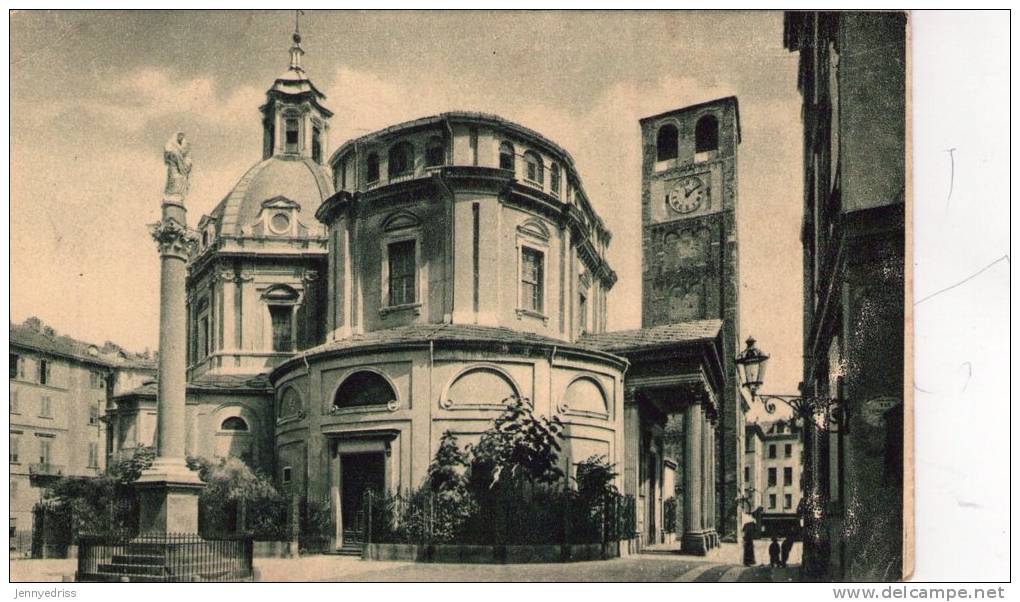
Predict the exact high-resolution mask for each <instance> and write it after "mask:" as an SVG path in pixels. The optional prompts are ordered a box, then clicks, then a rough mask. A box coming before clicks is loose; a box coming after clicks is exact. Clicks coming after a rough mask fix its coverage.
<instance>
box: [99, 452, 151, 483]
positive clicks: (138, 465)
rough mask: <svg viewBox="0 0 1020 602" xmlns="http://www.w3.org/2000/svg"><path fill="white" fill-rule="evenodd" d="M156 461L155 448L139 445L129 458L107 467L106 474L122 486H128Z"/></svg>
mask: <svg viewBox="0 0 1020 602" xmlns="http://www.w3.org/2000/svg"><path fill="white" fill-rule="evenodd" d="M155 460H156V448H155V447H150V446H148V445H139V446H137V447H135V449H134V451H133V452H132V453H131V457H130V458H127V459H125V460H121V461H120V462H117V463H116V464H113V465H111V466H109V467H108V468H107V469H106V473H107V474H108V475H109V476H110V477H112V478H114V479H116V480H117V482H118V483H120V484H122V485H130V484H131V483H134V482H135V481H137V480H138V477H140V476H142V473H143V472H145V471H146V470H147V469H148V468H149V467H150V466H152V463H153V462H154V461H155Z"/></svg>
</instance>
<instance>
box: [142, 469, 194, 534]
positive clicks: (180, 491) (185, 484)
mask: <svg viewBox="0 0 1020 602" xmlns="http://www.w3.org/2000/svg"><path fill="white" fill-rule="evenodd" d="M204 486H205V483H203V482H202V481H201V480H200V479H199V478H198V475H197V474H196V473H194V472H192V471H191V470H188V467H187V465H185V463H184V461H183V460H179V461H177V460H168V459H165V458H157V459H156V461H155V462H154V463H153V464H152V466H151V467H150V468H149V469H148V470H146V471H145V472H143V473H142V475H141V477H139V478H138V480H137V481H135V488H136V489H137V490H138V502H139V517H138V530H139V533H141V534H164V533H198V494H199V492H201V490H202V487H204Z"/></svg>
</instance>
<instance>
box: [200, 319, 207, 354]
mask: <svg viewBox="0 0 1020 602" xmlns="http://www.w3.org/2000/svg"><path fill="white" fill-rule="evenodd" d="M207 355H209V317H208V316H203V317H201V318H199V319H198V359H200V360H202V359H205V357H206V356H207Z"/></svg>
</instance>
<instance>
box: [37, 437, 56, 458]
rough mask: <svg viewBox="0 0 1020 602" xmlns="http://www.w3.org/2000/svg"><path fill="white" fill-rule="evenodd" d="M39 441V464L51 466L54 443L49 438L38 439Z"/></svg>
mask: <svg viewBox="0 0 1020 602" xmlns="http://www.w3.org/2000/svg"><path fill="white" fill-rule="evenodd" d="M37 439H38V440H39V463H40V464H49V463H50V460H51V459H52V457H53V456H52V454H51V453H50V452H51V451H52V447H53V441H52V440H51V439H50V438H49V437H37Z"/></svg>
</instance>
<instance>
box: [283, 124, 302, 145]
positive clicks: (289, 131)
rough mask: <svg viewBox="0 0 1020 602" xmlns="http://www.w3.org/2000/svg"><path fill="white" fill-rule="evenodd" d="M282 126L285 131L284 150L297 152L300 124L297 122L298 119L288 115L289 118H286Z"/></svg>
mask: <svg viewBox="0 0 1020 602" xmlns="http://www.w3.org/2000/svg"><path fill="white" fill-rule="evenodd" d="M284 127H285V132H286V133H285V136H286V138H285V139H284V141H285V142H286V147H285V150H286V151H287V152H288V153H297V152H298V130H299V128H300V124H299V122H298V120H297V119H296V118H294V117H289V118H287V120H286V122H285V126H284Z"/></svg>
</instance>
